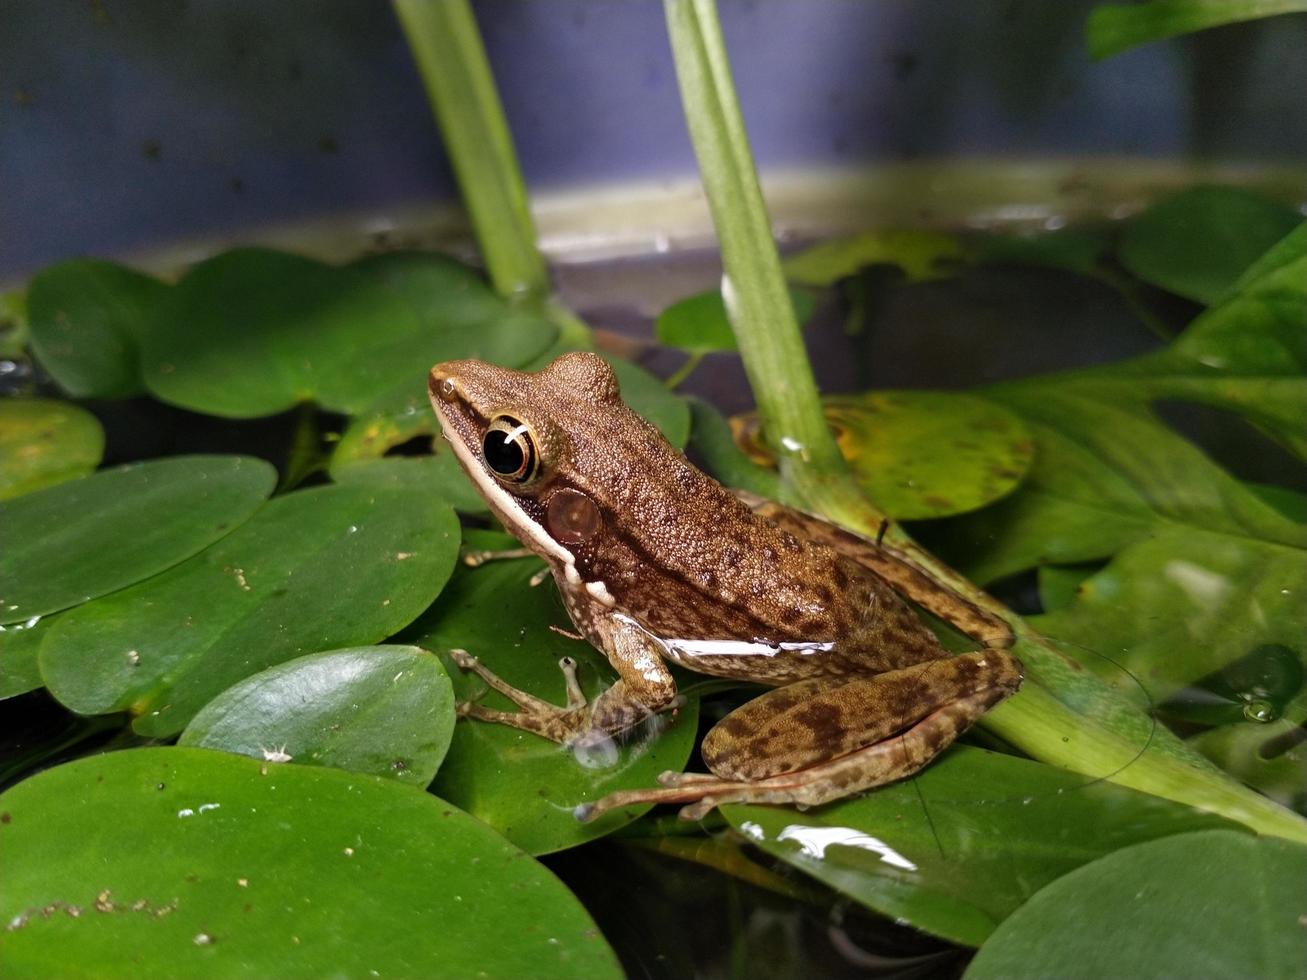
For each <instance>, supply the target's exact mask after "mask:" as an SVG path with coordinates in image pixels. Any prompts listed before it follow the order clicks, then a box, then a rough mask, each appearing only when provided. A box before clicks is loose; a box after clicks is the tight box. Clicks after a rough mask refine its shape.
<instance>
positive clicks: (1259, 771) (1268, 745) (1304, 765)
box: [1189, 696, 1307, 814]
mask: <svg viewBox="0 0 1307 980" xmlns="http://www.w3.org/2000/svg"><path fill="white" fill-rule="evenodd" d="M1304 715H1307V703H1305V702H1304V698H1303V697H1302V696H1299V697H1298V698H1297V700H1296V701H1294V703H1292V704H1291V705H1289V706H1288V708H1287V710H1286V712H1285V715H1284V717H1282V718H1275V719H1273V720H1271V721H1268V722H1257V721H1238V722H1235V723H1233V724H1229V725H1222V726H1221V727H1219V728H1212V729H1209V730H1208V731H1205V732H1203V733H1201V734H1199V735H1195V736H1194V737H1193V738H1191V739H1189V744H1190V745H1191V746H1193V747H1194V748H1195V749H1197V750H1198V751H1199V752H1201V753H1202V754H1203V755H1204V756H1206V757H1207V758H1208V759H1210V760H1211V761H1212V762H1214V763H1216V764H1217V765H1218V766H1220V767H1221V768H1222V769H1224V770H1225V771H1226V772H1228V773H1230V775H1232V776H1234V777H1235V778H1236V779H1238V780H1239V781H1240V782H1243V783H1246V784H1247V785H1249V786H1252V787H1254V788H1255V789H1257V790H1258V791H1259V792H1261V793H1264V794H1265V795H1267V796H1269V797H1270V798H1271V799H1273V800H1275V801H1276V802H1277V803H1279V804H1280V805H1281V806H1285V807H1289V808H1290V809H1292V810H1296V811H1297V812H1298V813H1302V814H1307V741H1304V740H1303V739H1302V723H1303V719H1304Z"/></svg>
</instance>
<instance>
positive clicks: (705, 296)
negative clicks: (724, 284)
mask: <svg viewBox="0 0 1307 980" xmlns="http://www.w3.org/2000/svg"><path fill="white" fill-rule="evenodd" d="M790 302H791V303H792V304H793V305H794V318H795V319H796V320H797V321H798V322H799V323H800V324H802V323H805V322H806V321H807V319H808V317H810V316H812V310H813V307H814V306H816V301H815V300H814V299H813V298H812V294H811V293H810V292H808V291H807V290H806V289H791V290H790ZM654 332H655V333H656V334H657V335H658V340H659V342H660V343H663V344H667V345H668V346H669V347H679V348H681V349H682V350H687V351H691V352H694V353H707V352H709V351H719V350H735V349H736V344H735V332H734V331H733V330H732V329H731V321H730V317H728V316H727V315H726V304H725V303H724V302H723V301H722V294H721V292H720V291H719V290H716V289H710V290H708V291H707V292H703V293H698V294H696V295H694V296H688V297H686V298H685V299H683V300H679V301H677V302H675V303H673V304H672V305H671V306H669V307H667V309H665V310H663V311H662V312H661V313H659V314H658V319H657V320H655V321H654Z"/></svg>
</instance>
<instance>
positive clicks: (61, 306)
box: [27, 259, 169, 398]
mask: <svg viewBox="0 0 1307 980" xmlns="http://www.w3.org/2000/svg"><path fill="white" fill-rule="evenodd" d="M168 293H169V289H168V287H167V286H165V285H164V284H163V283H161V282H159V281H158V280H156V279H151V278H150V277H149V276H145V275H142V274H141V273H139V272H136V271H134V270H132V269H128V268H127V267H126V266H121V265H115V264H114V263H112V262H101V261H98V260H96V259H72V260H70V261H68V262H60V263H59V264H58V265H52V266H50V267H49V268H47V269H42V270H41V271H40V272H38V273H37V274H36V275H35V276H33V277H32V282H31V285H30V286H29V287H28V291H27V311H28V322H29V329H30V331H31V338H32V350H33V351H35V353H36V357H37V360H39V361H40V362H41V366H42V367H44V368H45V369H46V370H47V371H49V372H50V375H51V377H53V378H54V379H55V381H57V382H59V386H60V387H61V388H63V389H64V390H65V391H66V392H68V394H70V395H72V396H73V397H74V398H122V397H124V396H127V395H135V394H139V393H140V392H141V390H142V385H141V371H140V366H139V357H140V344H141V340H142V335H143V334H144V332H145V329H146V326H147V324H148V322H149V320H150V319H151V318H152V316H153V315H154V311H155V309H156V308H157V307H158V306H159V304H160V303H161V302H162V301H163V299H164V297H165V296H167V295H168Z"/></svg>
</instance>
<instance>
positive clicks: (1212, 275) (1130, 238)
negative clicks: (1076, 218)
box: [1118, 187, 1301, 306]
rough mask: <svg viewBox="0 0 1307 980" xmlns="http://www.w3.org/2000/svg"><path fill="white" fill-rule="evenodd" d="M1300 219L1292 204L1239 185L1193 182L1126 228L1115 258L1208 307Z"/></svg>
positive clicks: (1147, 279) (1141, 275)
mask: <svg viewBox="0 0 1307 980" xmlns="http://www.w3.org/2000/svg"><path fill="white" fill-rule="evenodd" d="M1300 220H1301V219H1300V218H1299V216H1298V213H1297V212H1296V211H1295V210H1294V209H1293V208H1291V207H1289V206H1288V205H1285V204H1281V203H1280V202H1278V201H1273V200H1271V199H1269V198H1266V197H1263V196H1262V195H1260V194H1256V193H1254V192H1252V191H1248V190H1244V189H1242V188H1238V187H1195V188H1192V189H1190V190H1186V191H1181V192H1180V193H1179V194H1176V195H1174V196H1172V197H1168V198H1166V199H1165V200H1163V201H1159V202H1158V203H1156V204H1154V205H1153V206H1152V207H1150V208H1148V210H1146V211H1144V212H1143V213H1142V214H1141V215H1139V216H1138V217H1137V218H1135V219H1134V220H1133V221H1131V222H1130V224H1128V225H1127V226H1126V229H1125V231H1124V233H1123V234H1122V236H1121V243H1120V247H1119V249H1118V256H1119V258H1120V260H1121V264H1122V265H1124V266H1125V267H1126V268H1127V269H1129V270H1130V272H1132V273H1133V274H1134V275H1136V276H1138V277H1139V278H1140V279H1142V280H1144V282H1148V283H1152V284H1153V285H1154V286H1160V287H1161V288H1163V289H1166V290H1169V291H1170V292H1173V293H1176V294H1178V295H1180V296H1184V297H1186V298H1188V299H1192V300H1195V301H1197V302H1199V303H1204V304H1206V305H1209V306H1210V305H1211V304H1212V303H1215V302H1216V301H1217V300H1219V299H1220V298H1221V297H1222V296H1224V295H1225V293H1227V292H1228V291H1229V290H1230V288H1231V287H1232V286H1234V284H1235V282H1237V281H1238V279H1239V277H1240V276H1241V275H1242V274H1243V272H1244V270H1245V269H1247V268H1248V267H1249V266H1250V265H1252V263H1253V262H1254V261H1255V260H1257V259H1258V258H1260V257H1261V255H1262V253H1264V252H1265V251H1266V250H1267V249H1268V248H1270V247H1271V246H1272V245H1274V244H1275V243H1276V242H1278V241H1279V240H1280V239H1282V238H1283V237H1284V236H1285V235H1287V234H1289V232H1291V231H1293V229H1294V226H1295V225H1297V224H1298V222H1299V221H1300Z"/></svg>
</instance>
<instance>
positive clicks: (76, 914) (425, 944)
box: [0, 748, 621, 978]
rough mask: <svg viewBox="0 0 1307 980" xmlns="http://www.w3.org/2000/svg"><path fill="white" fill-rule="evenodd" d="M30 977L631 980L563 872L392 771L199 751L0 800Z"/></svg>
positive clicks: (76, 769)
mask: <svg viewBox="0 0 1307 980" xmlns="http://www.w3.org/2000/svg"><path fill="white" fill-rule="evenodd" d="M0 814H3V816H2V817H0V820H3V823H2V824H0V841H2V842H3V844H2V846H3V849H4V853H5V887H4V891H3V895H0V915H2V916H3V920H4V921H5V922H6V923H8V928H7V929H6V930H5V931H4V932H0V961H3V962H4V964H5V973H6V976H9V977H13V978H18V977H50V976H62V977H93V976H96V977H98V976H132V977H140V978H154V977H177V976H187V977H270V976H276V977H286V978H296V977H324V976H348V977H366V976H370V975H375V976H383V977H384V976H389V977H419V976H441V977H474V976H479V977H504V978H516V977H523V976H532V977H577V976H584V977H614V978H616V977H620V976H621V971H620V969H619V967H618V965H617V961H616V958H615V956H614V955H613V953H612V951H611V950H610V949H609V948H608V946H607V945H606V944H605V943H604V941H603V939H602V937H601V936H600V935H599V933H598V930H596V928H595V926H594V923H593V921H592V920H591V919H590V917H589V916H588V915H587V914H586V912H585V910H584V909H583V908H582V907H581V905H580V903H579V902H577V900H576V899H575V897H573V896H572V894H571V893H570V892H568V890H567V889H566V888H564V887H563V886H562V884H560V883H559V881H558V879H557V878H555V877H554V876H553V875H552V874H550V873H549V872H548V871H547V870H546V869H545V868H543V867H541V866H540V865H539V864H538V863H536V862H535V861H532V860H530V859H529V858H528V857H527V856H526V855H525V854H522V853H521V852H520V851H518V850H517V848H515V847H513V846H512V845H511V844H508V843H507V842H505V841H504V840H503V838H501V837H499V836H498V835H497V834H495V833H494V832H493V831H491V830H490V829H489V828H487V827H485V826H484V825H483V824H481V823H480V822H478V821H476V820H473V819H472V818H470V817H468V816H467V815H466V814H464V813H462V812H460V811H459V810H456V809H454V808H453V807H451V806H450V805H449V804H447V803H444V802H443V801H441V800H438V799H436V798H434V797H432V796H430V795H428V794H426V793H423V792H420V791H418V790H416V789H413V788H412V787H407V786H401V785H398V784H396V783H395V781H394V780H387V779H379V778H377V777H374V776H366V775H362V774H359V773H349V772H338V771H335V770H331V769H322V768H314V767H310V766H272V765H268V764H266V763H265V764H260V763H258V762H256V761H254V760H251V759H244V758H241V757H239V756H234V755H228V754H226V753H222V752H208V751H204V750H202V749H177V748H160V749H135V750H131V751H126V752H114V753H110V754H108V755H98V756H93V757H91V758H88V759H81V760H79V761H77V762H74V763H71V764H69V765H65V766H60V767H59V768H56V769H51V770H48V771H46V772H43V773H40V774H39V775H37V776H35V777H33V778H31V779H29V780H27V781H25V782H23V783H20V784H19V785H18V786H16V787H14V788H13V789H11V790H9V791H8V792H7V793H5V794H4V795H3V796H0Z"/></svg>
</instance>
